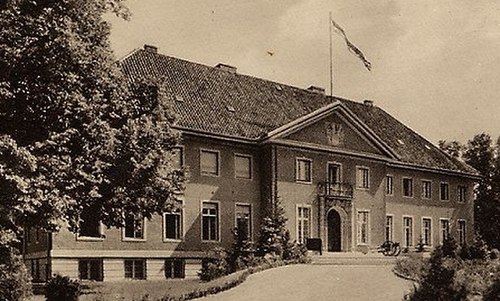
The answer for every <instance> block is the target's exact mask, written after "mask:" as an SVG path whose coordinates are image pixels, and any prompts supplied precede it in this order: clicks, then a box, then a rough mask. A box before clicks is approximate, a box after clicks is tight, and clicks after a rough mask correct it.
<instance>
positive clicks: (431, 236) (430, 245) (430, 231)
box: [420, 216, 434, 247]
mask: <svg viewBox="0 0 500 301" xmlns="http://www.w3.org/2000/svg"><path fill="white" fill-rule="evenodd" d="M424 220H429V221H430V222H431V224H430V229H429V241H428V244H425V242H424ZM420 222H421V227H420V228H421V229H420V231H421V232H420V233H421V236H422V242H423V243H424V246H426V247H432V245H433V235H432V232H433V228H434V225H433V223H432V217H430V216H422V219H421V221H420Z"/></svg>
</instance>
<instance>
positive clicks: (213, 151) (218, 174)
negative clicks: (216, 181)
mask: <svg viewBox="0 0 500 301" xmlns="http://www.w3.org/2000/svg"><path fill="white" fill-rule="evenodd" d="M203 152H206V153H213V154H214V153H215V154H217V174H216V175H213V174H209V173H205V172H203V169H202V166H201V155H202V153H203ZM221 159H222V158H221V155H220V150H217V149H210V148H200V162H199V166H200V176H205V177H213V178H218V177H220V176H221V173H220V171H221V165H222V160H221Z"/></svg>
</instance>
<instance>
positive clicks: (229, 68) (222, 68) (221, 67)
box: [215, 63, 236, 73]
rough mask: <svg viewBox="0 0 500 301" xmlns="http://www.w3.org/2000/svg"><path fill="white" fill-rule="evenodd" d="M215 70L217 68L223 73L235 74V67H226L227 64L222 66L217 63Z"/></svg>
mask: <svg viewBox="0 0 500 301" xmlns="http://www.w3.org/2000/svg"><path fill="white" fill-rule="evenodd" d="M215 68H218V69H221V70H224V71H227V72H229V73H236V67H234V66H231V65H227V64H223V63H218V64H217V65H216V66H215Z"/></svg>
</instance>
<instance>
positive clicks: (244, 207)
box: [235, 204, 252, 240]
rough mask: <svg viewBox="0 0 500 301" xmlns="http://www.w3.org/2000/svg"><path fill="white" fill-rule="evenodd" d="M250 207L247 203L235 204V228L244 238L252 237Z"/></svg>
mask: <svg viewBox="0 0 500 301" xmlns="http://www.w3.org/2000/svg"><path fill="white" fill-rule="evenodd" d="M251 212H252V208H251V207H250V205H248V204H236V212H235V219H236V228H237V229H238V234H239V235H241V237H242V238H243V239H244V240H247V239H251V237H252V220H251V219H252V216H251Z"/></svg>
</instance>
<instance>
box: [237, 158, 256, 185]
mask: <svg viewBox="0 0 500 301" xmlns="http://www.w3.org/2000/svg"><path fill="white" fill-rule="evenodd" d="M236 157H242V158H248V159H250V178H241V177H237V176H236ZM233 159H234V161H233V169H234V178H235V179H238V180H247V181H252V180H253V178H254V176H253V170H254V168H253V167H254V160H253V156H252V155H250V154H242V153H234V155H233Z"/></svg>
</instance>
